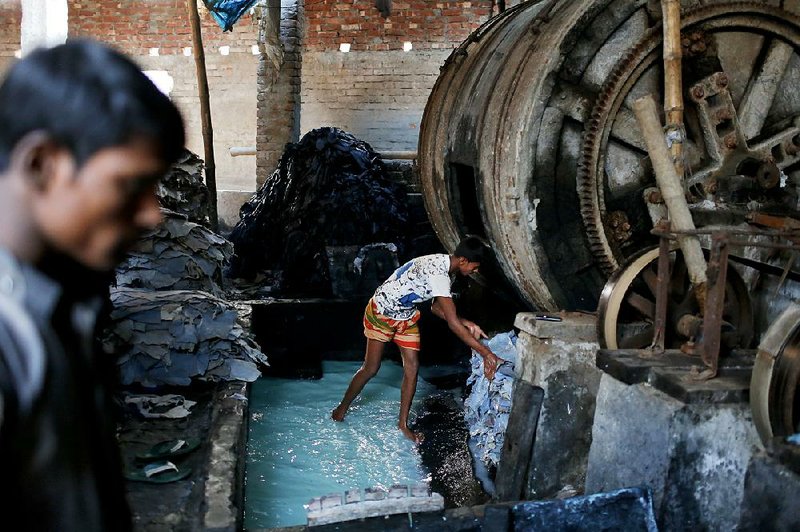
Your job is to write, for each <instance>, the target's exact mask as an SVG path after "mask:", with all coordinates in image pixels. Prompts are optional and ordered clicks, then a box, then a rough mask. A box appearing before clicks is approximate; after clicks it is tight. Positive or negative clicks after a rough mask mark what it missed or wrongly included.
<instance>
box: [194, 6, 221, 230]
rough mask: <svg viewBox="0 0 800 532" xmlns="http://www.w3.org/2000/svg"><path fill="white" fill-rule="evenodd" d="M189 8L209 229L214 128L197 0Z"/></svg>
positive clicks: (215, 226) (216, 218) (214, 212)
mask: <svg viewBox="0 0 800 532" xmlns="http://www.w3.org/2000/svg"><path fill="white" fill-rule="evenodd" d="M186 4H187V7H188V9H189V23H190V24H191V27H192V50H193V51H194V64H195V70H196V71H197V94H198V97H199V98H200V120H201V123H202V128H203V149H204V152H205V167H206V186H207V187H208V192H209V201H210V202H211V229H213V230H214V231H216V230H217V229H218V227H219V216H218V215H217V176H216V164H215V162H214V130H213V128H212V127H211V103H210V98H209V96H208V75H207V74H206V54H205V50H204V49H203V34H202V33H201V31H200V15H199V13H198V12H197V0H186Z"/></svg>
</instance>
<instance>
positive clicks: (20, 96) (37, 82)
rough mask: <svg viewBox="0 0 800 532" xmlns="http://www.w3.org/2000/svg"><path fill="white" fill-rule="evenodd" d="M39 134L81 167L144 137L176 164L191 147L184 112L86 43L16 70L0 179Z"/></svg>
mask: <svg viewBox="0 0 800 532" xmlns="http://www.w3.org/2000/svg"><path fill="white" fill-rule="evenodd" d="M33 131H43V132H45V133H47V134H49V135H50V136H51V137H52V139H53V141H54V142H56V143H58V144H59V145H61V146H63V147H65V148H67V149H68V150H69V151H70V152H71V153H72V155H73V156H74V157H75V161H76V163H77V164H78V166H81V165H82V164H83V163H85V162H86V161H87V160H88V159H89V158H90V157H91V156H92V155H94V154H95V153H97V152H98V151H100V150H101V149H104V148H109V147H114V146H121V145H123V144H126V143H128V142H130V141H131V140H134V139H135V138H137V137H142V138H144V139H145V140H147V141H150V142H152V143H153V145H154V146H155V147H156V148H157V149H158V150H159V151H160V153H159V155H160V156H161V158H162V159H163V160H164V161H165V162H172V161H174V160H176V159H177V157H178V155H179V154H180V153H181V150H182V149H183V146H184V142H185V132H184V127H183V120H182V118H181V115H180V113H179V111H178V109H177V108H176V107H175V105H174V104H173V103H172V102H171V101H170V100H169V98H167V96H165V95H164V94H163V93H162V92H161V91H159V90H158V89H157V88H156V86H155V85H154V84H153V82H152V81H150V80H149V79H148V78H147V76H146V75H145V74H144V73H143V72H142V71H141V70H140V69H139V67H138V66H136V64H134V63H133V62H132V61H131V60H130V59H128V58H127V57H125V56H123V55H122V54H121V53H119V52H117V51H115V50H113V49H111V48H109V47H108V46H106V45H103V44H99V43H97V42H93V41H90V40H85V39H78V40H73V41H70V42H68V43H66V44H62V45H59V46H56V47H54V48H49V49H46V48H40V49H37V50H34V51H33V52H31V53H30V54H29V55H28V56H27V57H25V58H24V59H22V60H20V61H18V62H17V63H16V64H14V65H13V66H12V67H11V68H10V69H9V71H8V73H7V75H6V77H5V80H4V81H3V83H2V85H0V171H4V170H6V169H7V168H8V164H9V156H10V154H11V151H12V150H13V149H14V146H16V144H17V143H18V142H19V141H20V140H21V139H22V138H23V137H24V136H25V135H27V134H29V133H31V132H33Z"/></svg>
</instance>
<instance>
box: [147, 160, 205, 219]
mask: <svg viewBox="0 0 800 532" xmlns="http://www.w3.org/2000/svg"><path fill="white" fill-rule="evenodd" d="M156 193H157V194H158V199H159V202H160V203H161V205H162V206H163V207H164V208H165V209H169V210H170V211H173V212H177V213H180V214H183V215H185V216H186V217H187V218H188V219H189V221H191V222H194V223H196V224H200V225H202V226H204V227H211V202H210V201H209V191H208V187H207V186H206V184H205V182H204V181H203V160H202V159H200V157H198V156H197V155H195V154H194V153H192V152H190V151H189V150H183V154H182V155H181V156H180V157H179V159H178V160H177V161H176V162H175V163H174V164H173V165H172V166H171V167H170V169H169V171H168V172H167V174H166V175H165V176H164V177H163V178H162V179H161V180H160V181H159V183H158V188H157V190H156Z"/></svg>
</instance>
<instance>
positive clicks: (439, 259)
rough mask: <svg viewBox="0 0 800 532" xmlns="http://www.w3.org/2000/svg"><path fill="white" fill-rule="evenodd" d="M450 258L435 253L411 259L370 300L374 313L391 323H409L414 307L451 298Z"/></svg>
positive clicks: (414, 312) (415, 310) (415, 309)
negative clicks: (436, 298)
mask: <svg viewBox="0 0 800 532" xmlns="http://www.w3.org/2000/svg"><path fill="white" fill-rule="evenodd" d="M449 269H450V255H445V254H441V253H437V254H435V255H424V256H422V257H417V258H416V259H412V260H410V261H408V262H406V263H405V264H403V265H402V266H400V267H399V268H397V270H395V272H394V273H393V274H392V275H391V276H390V277H389V278H388V279H386V280H385V281H384V282H383V284H381V285H380V286H379V287H378V288H377V289H376V290H375V295H373V296H372V299H373V301H375V306H376V307H377V308H378V312H380V313H381V314H383V315H384V316H387V317H389V318H391V319H393V320H410V319H411V318H413V317H414V314H416V312H417V308H416V305H418V304H419V303H422V302H423V301H428V300H430V299H433V298H434V297H452V295H451V292H450V274H449V273H448V270H449Z"/></svg>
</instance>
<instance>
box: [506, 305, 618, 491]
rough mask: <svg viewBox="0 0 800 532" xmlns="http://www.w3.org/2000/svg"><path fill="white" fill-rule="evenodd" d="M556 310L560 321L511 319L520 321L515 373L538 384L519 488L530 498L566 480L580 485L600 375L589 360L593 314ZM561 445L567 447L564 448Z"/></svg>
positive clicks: (521, 316)
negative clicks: (537, 411)
mask: <svg viewBox="0 0 800 532" xmlns="http://www.w3.org/2000/svg"><path fill="white" fill-rule="evenodd" d="M558 316H559V317H561V318H562V321H560V322H553V321H546V320H537V319H535V315H534V314H532V313H521V314H518V315H517V320H516V324H517V326H518V327H519V326H521V327H520V333H519V339H518V341H517V353H518V363H517V366H516V368H515V372H516V377H517V378H518V379H519V380H521V381H523V382H526V383H529V384H531V385H533V386H538V387H541V388H542V389H543V390H544V400H543V402H542V408H541V415H540V417H539V424H538V427H537V430H536V438H535V441H536V444H535V445H534V446H533V452H532V455H531V464H530V470H529V471H530V472H529V475H528V479H527V482H526V488H525V493H526V496H527V497H530V498H534V499H539V498H545V497H550V496H553V495H555V494H556V493H557V492H559V491H560V490H561V489H562V488H564V487H567V486H569V487H571V488H574V489H577V490H578V491H580V490H582V489H583V483H584V477H585V473H586V463H587V459H588V452H589V445H590V443H591V440H592V436H591V429H592V420H593V417H594V405H595V396H596V394H597V387H598V385H599V383H600V377H601V375H602V372H601V371H600V370H599V369H597V367H596V366H595V355H596V352H597V349H598V345H597V343H596V341H595V325H594V323H595V319H596V318H595V317H594V316H592V315H588V314H583V313H566V312H565V313H558ZM536 334H542V335H544V336H543V337H539V336H537V335H536ZM512 408H513V407H512ZM512 414H513V411H512ZM567 448H568V449H570V452H564V449H567Z"/></svg>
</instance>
